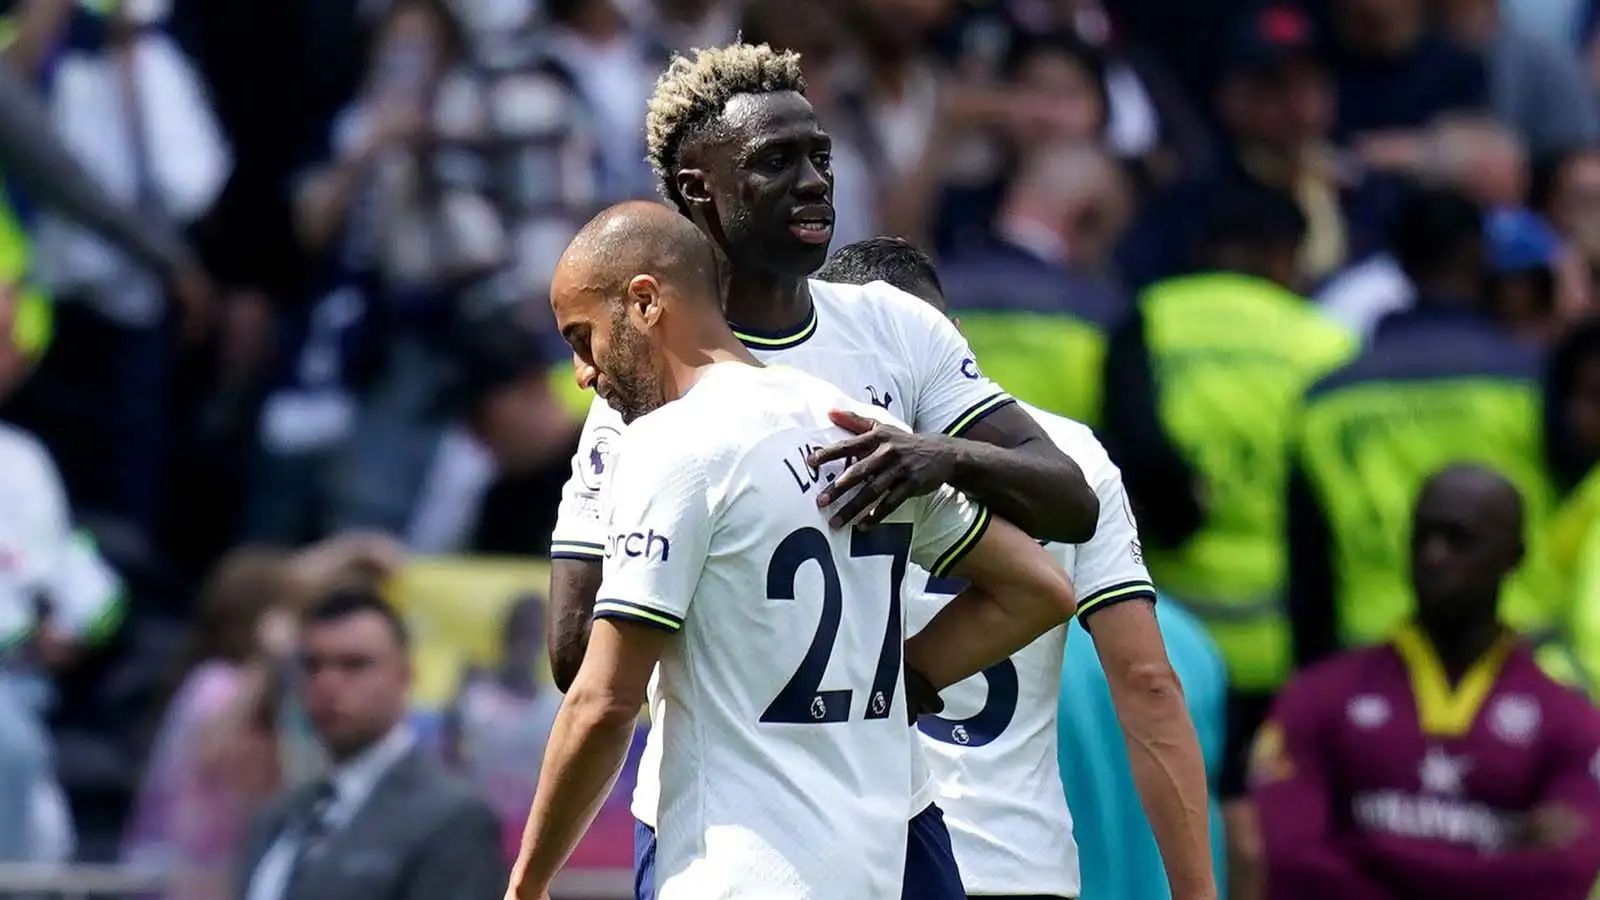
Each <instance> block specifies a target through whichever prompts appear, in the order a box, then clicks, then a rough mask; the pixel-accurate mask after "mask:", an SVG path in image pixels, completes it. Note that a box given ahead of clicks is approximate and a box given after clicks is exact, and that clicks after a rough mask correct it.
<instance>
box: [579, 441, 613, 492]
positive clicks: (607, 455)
mask: <svg viewBox="0 0 1600 900" xmlns="http://www.w3.org/2000/svg"><path fill="white" fill-rule="evenodd" d="M621 436H622V433H621V432H619V431H617V429H615V428H612V427H611V426H610V425H602V426H600V427H599V428H596V429H595V430H594V433H593V434H592V435H590V436H589V445H588V446H587V447H584V448H582V449H580V450H579V451H578V453H579V454H580V456H581V457H582V458H581V460H580V465H579V466H578V479H579V480H580V481H582V482H583V486H584V487H586V488H588V489H589V490H591V491H598V490H600V485H601V479H603V478H604V477H605V474H606V470H607V469H609V468H610V467H611V451H612V450H613V449H614V448H615V447H616V445H617V439H618V438H620V437H621Z"/></svg>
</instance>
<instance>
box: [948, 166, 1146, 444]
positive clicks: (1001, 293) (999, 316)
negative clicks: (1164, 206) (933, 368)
mask: <svg viewBox="0 0 1600 900" xmlns="http://www.w3.org/2000/svg"><path fill="white" fill-rule="evenodd" d="M1131 204H1132V198H1131V196H1130V190H1129V187H1128V184H1127V181H1126V179H1125V178H1124V176H1123V174H1122V171H1121V170H1120V169H1119V168H1118V166H1117V164H1116V163H1115V162H1114V161H1113V160H1112V159H1111V158H1110V157H1109V156H1107V155H1106V153H1105V152H1104V151H1101V150H1098V149H1095V148H1094V147H1093V146H1092V145H1068V146H1064V147H1059V148H1057V147H1050V148H1048V149H1047V151H1046V152H1044V153H1042V154H1039V155H1037V156H1036V157H1035V158H1034V159H1033V161H1032V162H1031V163H1030V164H1029V165H1028V166H1027V167H1026V168H1024V169H1022V170H1020V171H1019V172H1018V173H1017V177H1016V178H1015V179H1014V180H1013V181H1012V184H1011V188H1010V190H1009V191H1007V193H1006V198H1005V202H1004V204H1003V205H1002V206H1001V209H1000V213H999V215H998V216H997V217H996V219H995V226H994V236H993V237H992V238H991V239H990V240H989V241H988V242H987V244H986V245H982V246H978V247H972V248H970V249H968V250H967V251H965V252H960V253H956V254H954V255H952V256H950V257H949V259H948V261H947V262H946V263H945V265H944V266H943V267H942V270H943V276H942V277H943V278H944V282H945V296H946V297H947V298H948V300H949V303H950V308H951V311H952V314H953V315H955V316H957V317H958V318H959V319H960V320H961V328H962V333H963V334H965V335H966V338H967V342H968V343H969V344H971V345H972V349H973V351H974V352H975V353H976V354H977V355H978V358H979V359H981V360H983V361H984V363H983V364H984V371H986V372H987V373H988V374H989V377H991V378H994V379H995V380H996V381H998V382H999V383H1001V384H1004V385H1005V386H1006V389H1007V390H1009V391H1010V392H1011V394H1012V396H1014V397H1016V398H1017V399H1019V400H1022V401H1025V402H1027V403H1032V404H1033V405H1035V406H1038V407H1040V408H1041V409H1046V410H1049V411H1050V412H1054V413H1058V414H1060V415H1064V416H1067V417H1068V418H1071V419H1076V420H1077V421H1079V422H1084V423H1087V424H1090V425H1094V424H1096V423H1098V422H1099V421H1100V402H1101V390H1100V384H1099V382H1100V369H1101V364H1102V362H1103V360H1104V357H1105V342H1106V335H1107V334H1108V333H1109V332H1110V331H1111V329H1112V328H1113V327H1115V326H1116V325H1117V324H1119V323H1120V322H1121V321H1122V319H1123V318H1125V317H1126V316H1127V315H1128V313H1129V312H1130V310H1131V303H1130V301H1129V300H1128V297H1127V295H1126V294H1125V293H1123V291H1122V290H1121V287H1120V286H1119V285H1118V284H1117V283H1116V280H1115V276H1114V274H1113V273H1112V271H1111V266H1110V252H1111V248H1112V247H1113V246H1114V245H1115V242H1116V239H1117V237H1118V235H1119V234H1120V233H1121V231H1122V228H1123V226H1124V225H1125V224H1126V222H1127V219H1128V214H1129V207H1130V206H1131Z"/></svg>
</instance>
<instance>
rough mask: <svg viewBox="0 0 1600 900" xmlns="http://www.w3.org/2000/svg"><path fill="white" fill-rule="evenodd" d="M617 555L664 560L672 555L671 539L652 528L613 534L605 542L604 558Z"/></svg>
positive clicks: (629, 557)
mask: <svg viewBox="0 0 1600 900" xmlns="http://www.w3.org/2000/svg"><path fill="white" fill-rule="evenodd" d="M618 555H620V556H623V557H626V558H628V559H641V558H642V559H653V560H656V561H658V562H666V561H667V559H668V557H670V556H671V555H672V541H671V540H669V539H668V538H667V536H666V535H664V534H660V533H658V532H656V531H655V530H654V529H650V530H648V531H630V532H628V533H627V534H614V535H612V536H611V540H609V541H607V542H606V558H607V559H609V558H611V557H613V556H618Z"/></svg>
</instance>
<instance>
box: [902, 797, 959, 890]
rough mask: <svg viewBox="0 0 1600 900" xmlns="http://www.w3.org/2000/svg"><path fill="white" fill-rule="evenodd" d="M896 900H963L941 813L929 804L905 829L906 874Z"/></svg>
mask: <svg viewBox="0 0 1600 900" xmlns="http://www.w3.org/2000/svg"><path fill="white" fill-rule="evenodd" d="M900 900H967V891H966V888H963V887H962V886H961V870H959V869H957V868H956V854H955V851H954V850H951V849H950V829H948V828H946V827H945V825H944V813H943V812H941V811H940V810H939V807H937V806H934V805H932V804H929V806H928V808H927V809H925V810H923V811H922V812H919V813H917V815H916V817H915V818H913V819H912V820H911V824H910V826H909V827H908V828H907V829H906V875H905V882H904V887H903V888H901V892H900Z"/></svg>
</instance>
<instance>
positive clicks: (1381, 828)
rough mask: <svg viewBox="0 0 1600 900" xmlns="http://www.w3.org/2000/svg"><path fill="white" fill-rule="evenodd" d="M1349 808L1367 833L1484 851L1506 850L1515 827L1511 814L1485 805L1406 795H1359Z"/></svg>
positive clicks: (1404, 793) (1382, 793)
mask: <svg viewBox="0 0 1600 900" xmlns="http://www.w3.org/2000/svg"><path fill="white" fill-rule="evenodd" d="M1351 805H1352V806H1353V808H1354V809H1353V811H1354V813H1355V820H1356V822H1358V823H1359V824H1360V825H1361V827H1362V828H1363V829H1365V830H1367V831H1373V832H1377V833H1380V834H1392V835H1395V836H1397V837H1405V838H1417V839H1422V840H1430V841H1440V842H1442V843H1446V844H1455V845H1458V846H1463V847H1473V848H1476V849H1478V850H1483V851H1492V850H1500V849H1503V848H1505V847H1506V846H1507V845H1508V844H1509V843H1510V839H1511V836H1512V835H1513V834H1514V833H1515V829H1516V825H1517V822H1516V817H1515V816H1514V815H1513V814H1511V813H1508V812H1503V811H1501V810H1497V809H1494V808H1493V807H1491V806H1489V805H1487V804H1484V803H1475V802H1472V801H1470V800H1462V799H1456V798H1446V797H1419V796H1417V795H1415V794H1410V793H1406V792H1405V791H1372V792H1368V793H1360V794H1357V795H1355V797H1354V798H1352V801H1351Z"/></svg>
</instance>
